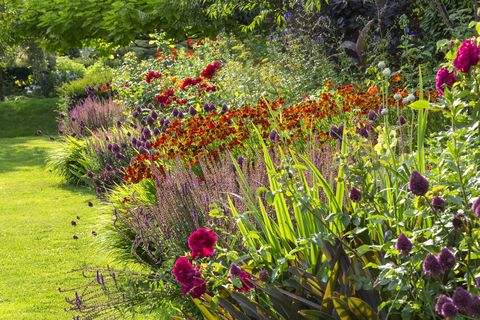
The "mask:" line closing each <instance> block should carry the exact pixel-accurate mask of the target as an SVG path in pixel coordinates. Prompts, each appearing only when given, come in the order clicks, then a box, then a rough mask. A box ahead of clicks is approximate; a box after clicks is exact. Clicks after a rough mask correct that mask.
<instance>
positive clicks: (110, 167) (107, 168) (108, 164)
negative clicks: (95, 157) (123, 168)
mask: <svg viewBox="0 0 480 320" xmlns="http://www.w3.org/2000/svg"><path fill="white" fill-rule="evenodd" d="M105 170H107V171H112V170H113V167H112V165H111V164H110V163H107V164H106V165H105Z"/></svg>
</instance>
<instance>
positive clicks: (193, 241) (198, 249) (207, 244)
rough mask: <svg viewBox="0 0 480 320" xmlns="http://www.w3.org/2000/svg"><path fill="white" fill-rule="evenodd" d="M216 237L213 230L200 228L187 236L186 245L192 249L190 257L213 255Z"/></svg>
mask: <svg viewBox="0 0 480 320" xmlns="http://www.w3.org/2000/svg"><path fill="white" fill-rule="evenodd" d="M216 242H217V237H216V236H215V233H214V232H213V230H207V229H205V228H200V229H198V230H197V231H195V232H193V233H192V234H191V235H190V237H189V238H188V247H189V248H190V249H191V250H192V258H193V259H195V258H196V257H207V256H211V255H213V252H214V250H215V243H216Z"/></svg>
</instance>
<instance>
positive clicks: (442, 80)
mask: <svg viewBox="0 0 480 320" xmlns="http://www.w3.org/2000/svg"><path fill="white" fill-rule="evenodd" d="M435 79H436V83H437V92H438V95H439V96H440V97H441V96H443V90H444V88H445V85H448V86H451V85H453V84H454V83H455V82H456V81H457V76H456V75H455V72H453V71H452V72H449V71H448V69H447V68H440V69H439V70H438V72H437V76H436V78H435Z"/></svg>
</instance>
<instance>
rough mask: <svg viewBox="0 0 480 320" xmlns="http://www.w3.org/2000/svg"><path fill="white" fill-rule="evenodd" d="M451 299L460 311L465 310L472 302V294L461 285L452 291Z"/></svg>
mask: <svg viewBox="0 0 480 320" xmlns="http://www.w3.org/2000/svg"><path fill="white" fill-rule="evenodd" d="M452 300H453V302H454V303H455V305H456V306H457V307H458V309H459V310H460V311H466V310H468V308H469V307H470V305H471V304H472V295H471V294H470V292H468V291H467V290H465V289H463V288H462V287H458V288H457V289H456V290H455V292H454V293H453V296H452Z"/></svg>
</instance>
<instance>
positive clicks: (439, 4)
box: [435, 0, 476, 29]
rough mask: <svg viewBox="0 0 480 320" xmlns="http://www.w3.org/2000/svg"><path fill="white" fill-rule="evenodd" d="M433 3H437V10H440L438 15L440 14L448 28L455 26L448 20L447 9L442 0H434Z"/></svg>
mask: <svg viewBox="0 0 480 320" xmlns="http://www.w3.org/2000/svg"><path fill="white" fill-rule="evenodd" d="M474 1H475V0H474ZM475 2H476V1H475ZM435 3H436V5H437V10H438V12H440V15H441V16H442V19H443V22H444V23H445V24H446V25H447V26H448V27H449V28H451V29H453V28H454V27H455V26H454V25H453V22H452V20H450V17H449V16H448V11H447V8H446V7H445V5H444V4H443V1H442V0H435Z"/></svg>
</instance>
